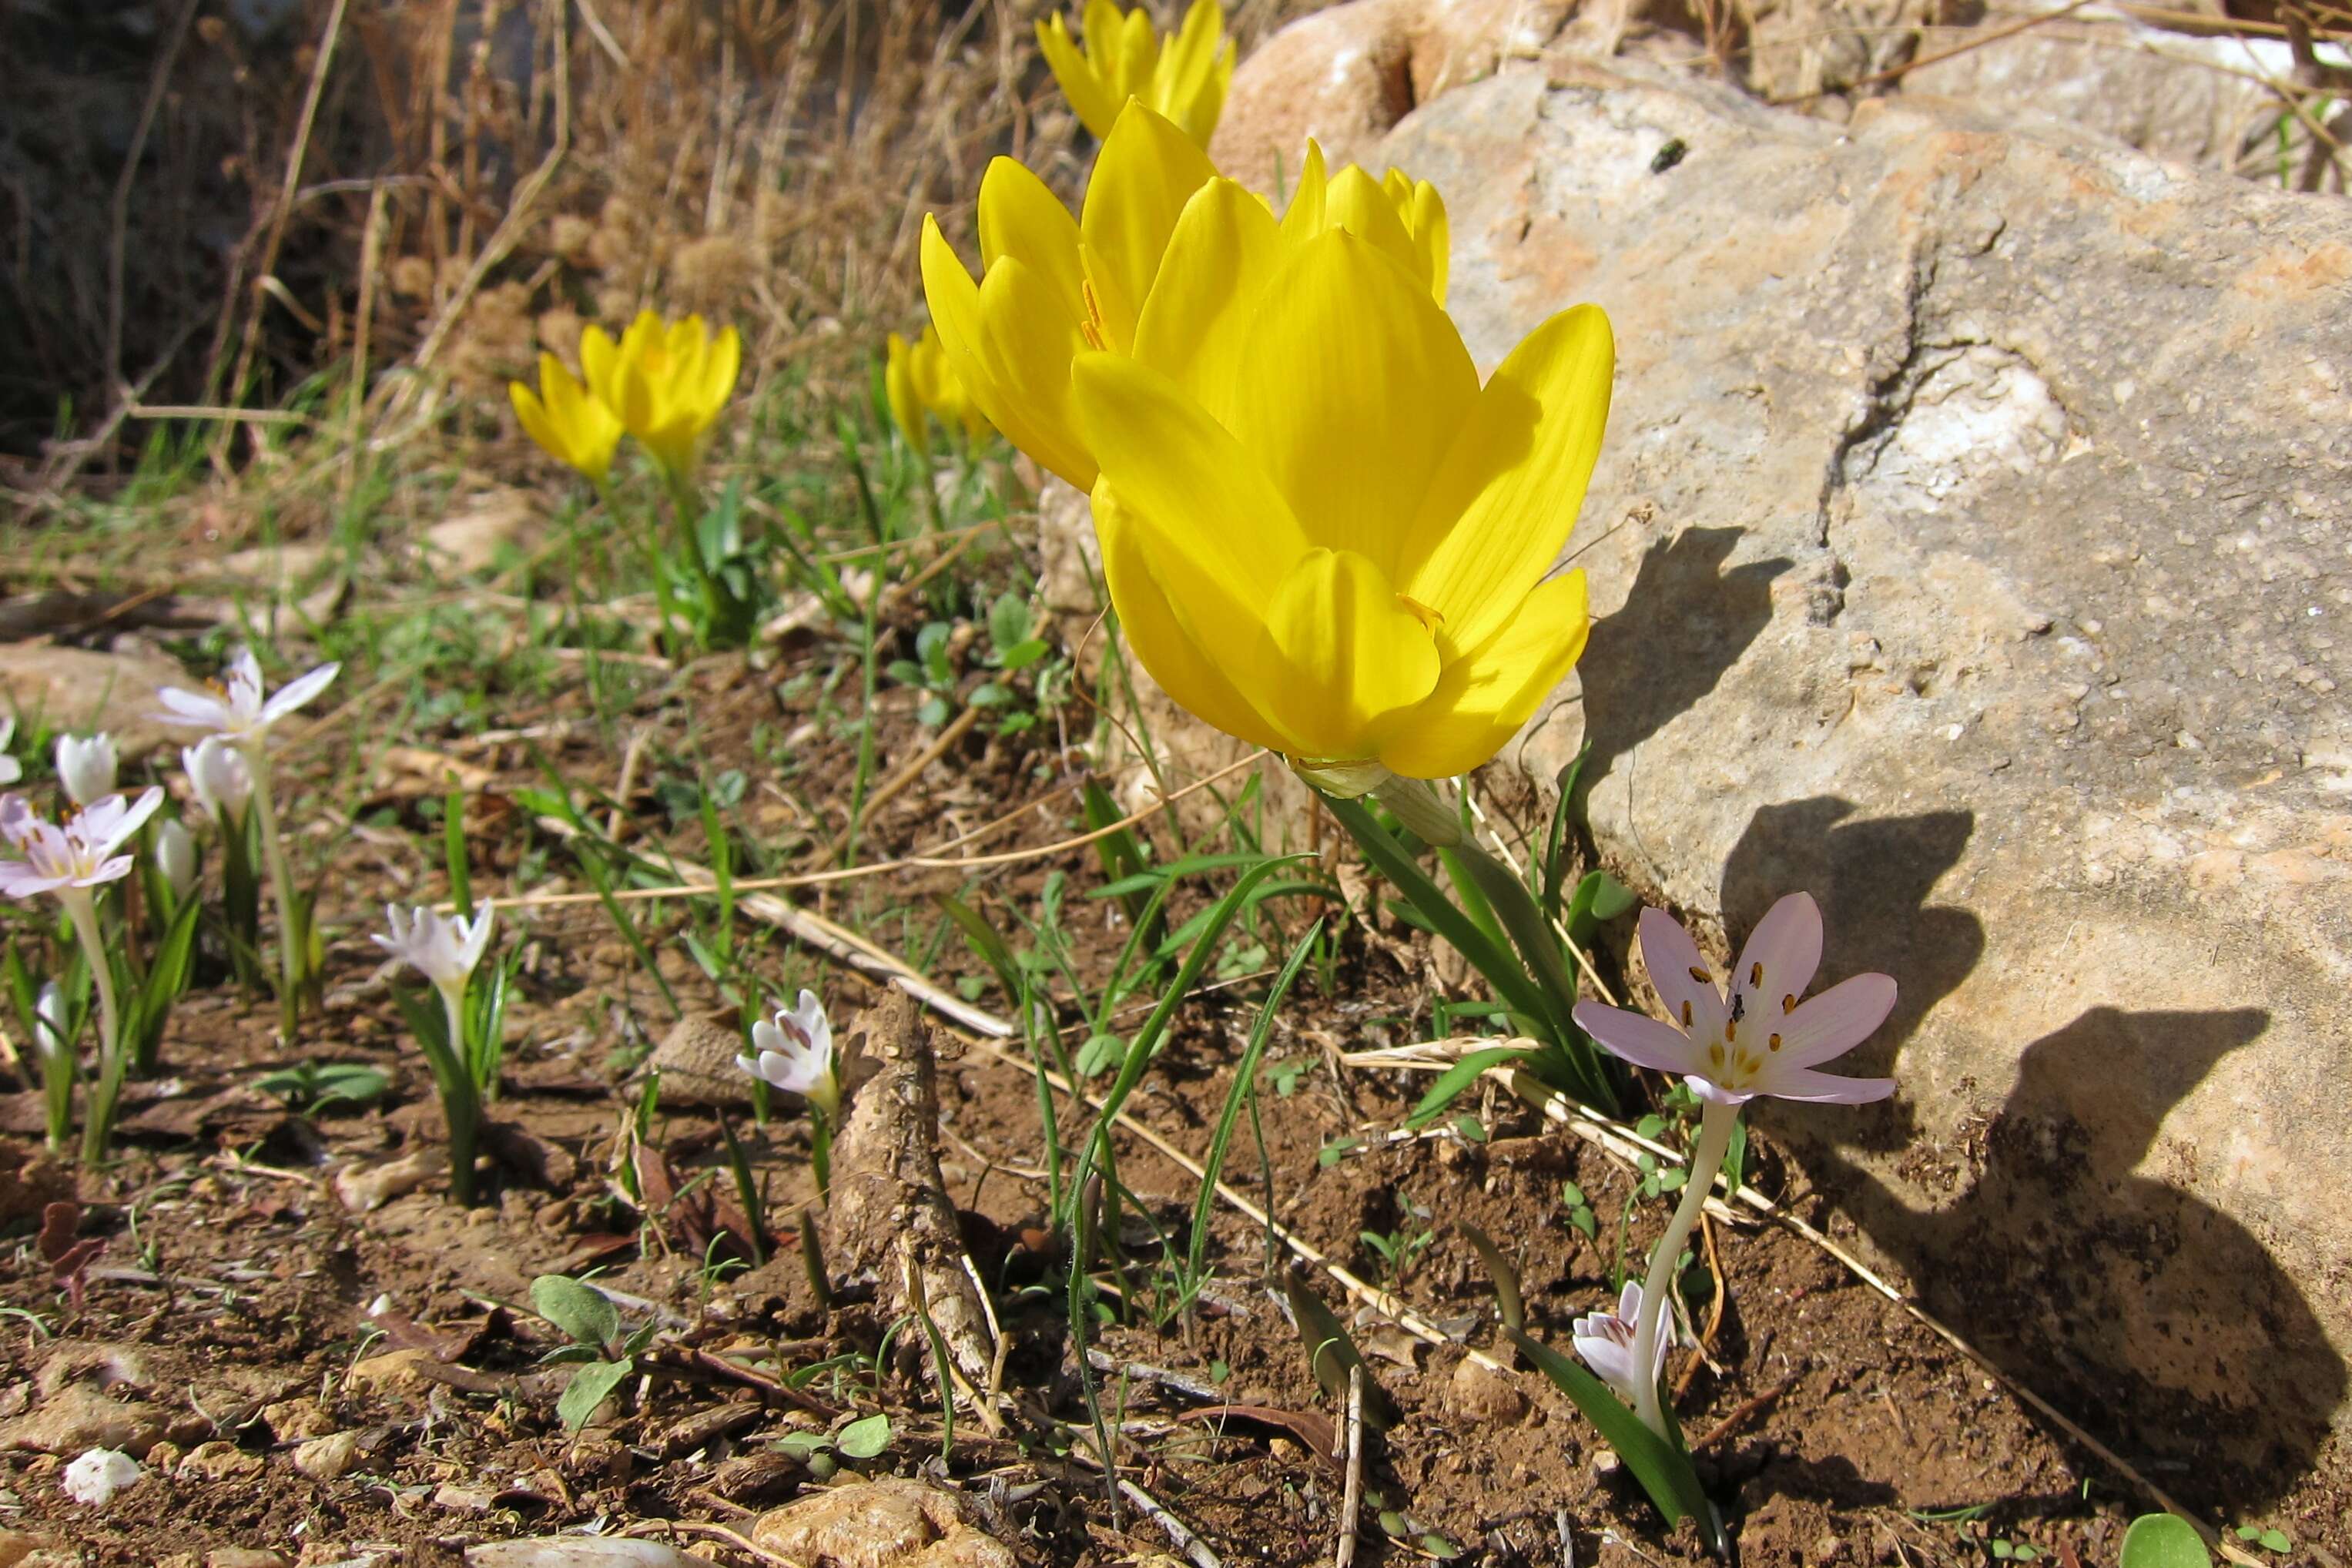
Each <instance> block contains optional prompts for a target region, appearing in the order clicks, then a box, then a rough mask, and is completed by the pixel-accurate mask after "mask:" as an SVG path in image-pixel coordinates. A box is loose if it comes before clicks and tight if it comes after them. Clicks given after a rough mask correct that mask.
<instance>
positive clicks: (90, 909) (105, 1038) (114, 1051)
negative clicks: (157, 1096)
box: [58, 888, 129, 1165]
mask: <svg viewBox="0 0 2352 1568" xmlns="http://www.w3.org/2000/svg"><path fill="white" fill-rule="evenodd" d="M61 892H62V895H63V901H64V903H65V906H66V914H67V915H68V918H70V919H71V920H72V921H73V928H74V935H75V936H76V937H77V938H79V940H80V942H81V953H82V957H83V959H84V960H85V961H87V962H88V963H89V978H90V982H91V984H95V985H96V986H97V987H98V1081H97V1082H96V1083H95V1084H94V1085H92V1086H91V1089H90V1093H89V1105H88V1107H87V1108H86V1109H85V1110H84V1112H83V1116H82V1125H81V1158H82V1163H84V1164H87V1165H94V1164H96V1163H99V1162H100V1160H103V1159H104V1158H106V1147H107V1144H108V1143H109V1142H111V1141H112V1139H113V1136H114V1107H115V1102H116V1101H117V1100H119V1099H120V1098H121V1094H122V1074H123V1069H124V1068H125V1067H127V1066H128V1065H129V1064H128V1063H127V1062H126V1061H125V1060H124V1059H123V1052H122V1016H121V1012H120V1011H118V1010H117V1008H116V1006H115V1001H114V962H113V960H112V959H111V958H110V957H109V956H108V955H107V952H106V941H105V939H104V938H103V937H101V936H100V934H99V930H98V904H97V901H96V900H93V899H92V898H91V897H90V895H89V889H87V888H67V889H61ZM58 1049H59V1050H70V1049H72V1046H71V1043H70V1042H68V1041H62V1040H61V1041H59V1042H58Z"/></svg>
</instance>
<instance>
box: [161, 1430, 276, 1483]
mask: <svg viewBox="0 0 2352 1568" xmlns="http://www.w3.org/2000/svg"><path fill="white" fill-rule="evenodd" d="M261 1468H262V1465H261V1456H260V1455H258V1454H248V1453H247V1452H246V1451H245V1450H244V1449H242V1448H240V1447H237V1446H236V1444H234V1443H224V1442H222V1441H220V1440H219V1439H218V1438H215V1439H214V1440H213V1441H212V1442H209V1443H199V1444H197V1445H196V1446H195V1447H193V1448H191V1449H189V1450H188V1457H187V1458H184V1459H182V1460H181V1461H180V1464H179V1468H177V1469H175V1470H173V1472H172V1473H173V1475H175V1476H178V1477H179V1478H180V1479H182V1480H199V1481H227V1480H236V1479H241V1478H243V1477H246V1476H257V1475H259V1474H260V1473H261Z"/></svg>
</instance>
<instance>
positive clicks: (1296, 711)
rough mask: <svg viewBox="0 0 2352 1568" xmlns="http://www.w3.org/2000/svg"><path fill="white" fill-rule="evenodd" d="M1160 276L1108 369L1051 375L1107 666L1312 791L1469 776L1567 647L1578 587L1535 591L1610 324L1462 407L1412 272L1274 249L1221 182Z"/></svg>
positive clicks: (1570, 500) (1596, 439) (1582, 476)
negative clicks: (1063, 413) (1082, 460)
mask: <svg viewBox="0 0 2352 1568" xmlns="http://www.w3.org/2000/svg"><path fill="white" fill-rule="evenodd" d="M1334 183H1335V184H1336V182H1334ZM1161 270H1162V280H1161V285H1160V288H1158V289H1154V291H1153V292H1152V295H1151V297H1150V300H1149V301H1148V303H1147V304H1146V306H1145V309H1144V311H1143V315H1142V319H1141V321H1139V324H1138V327H1137V331H1136V342H1135V345H1134V351H1133V353H1131V354H1127V355H1121V354H1114V353H1087V354H1084V355H1082V356H1080V358H1079V359H1078V360H1077V362H1076V365H1075V367H1074V370H1073V374H1072V384H1073V390H1074V403H1075V406H1076V411H1077V415H1078V417H1079V421H1080V424H1081V426H1082V427H1083V431H1084V436H1085V438H1086V441H1087V446H1088V448H1089V450H1090V451H1091V452H1092V453H1093V455H1094V456H1095V458H1096V459H1097V463H1098V465H1099V468H1100V475H1099V479H1098V481H1097V484H1096V486H1095V487H1094V506H1095V521H1096V529H1097V534H1098V536H1099V538H1100V540H1101V542H1102V547H1103V565H1104V571H1105V575H1106V578H1107V579H1108V584H1109V588H1110V594H1111V599H1112V602H1113V604H1114V605H1116V606H1117V608H1118V613H1119V618H1120V622H1121V624H1122V626H1124V628H1125V630H1126V633H1127V636H1128V638H1129V645H1130V646H1131V647H1133V648H1134V649H1135V651H1136V654H1137V656H1138V657H1139V658H1141V659H1142V661H1143V664H1144V667H1145V668H1147V669H1149V670H1150V672H1151V674H1152V676H1153V677H1154V679H1157V680H1158V681H1159V682H1160V685H1161V686H1162V687H1163V688H1164V689H1166V690H1167V691H1168V692H1169V694H1170V695H1171V696H1172V697H1173V698H1175V700H1177V701H1179V702H1181V704H1183V705H1184V706H1185V707H1187V708H1189V709H1191V710H1192V711H1193V712H1194V713H1196V714H1198V715H1200V716H1201V717H1202V718H1203V719H1205V720H1207V721H1209V722H1210V723H1212V724H1213V725H1215V726H1216V727H1218V728H1219V729H1221V730H1223V731H1227V732H1228V733H1230V734H1234V735H1236V736H1239V737H1241V738H1242V739H1244V740H1246V741H1250V742H1255V743H1256V744H1259V745H1264V746H1267V747H1270V748H1272V749H1274V750H1276V751H1278V752H1282V753H1284V754H1285V755H1286V756H1288V757H1289V758H1290V759H1291V760H1292V761H1293V763H1295V764H1297V765H1298V766H1299V767H1300V770H1301V771H1302V772H1303V773H1307V776H1308V777H1310V778H1312V779H1315V780H1316V781H1317V782H1318V783H1321V784H1325V785H1326V786H1327V787H1332V788H1336V789H1339V790H1341V791H1343V792H1344V793H1348V794H1359V793H1361V792H1362V791H1364V790H1365V789H1369V788H1373V787H1377V786H1378V784H1380V782H1381V780H1382V779H1383V778H1385V777H1387V776H1388V775H1390V774H1395V775H1401V776H1402V777H1405V778H1417V779H1430V778H1442V777H1447V776H1451V775H1453V774H1456V773H1466V772H1468V771H1469V770H1470V769H1472V768H1475V767H1476V766H1478V765H1479V764H1480V763H1485V762H1486V761H1487V760H1488V759H1489V758H1491V757H1492V756H1493V755H1494V754H1495V752H1496V750H1498V749H1499V748H1500V747H1501V746H1502V744H1503V743H1504V742H1506V741H1507V740H1508V739H1509V738H1510V737H1511V736H1512V735H1513V734H1514V733H1515V732H1517V730H1518V728H1519V726H1520V725H1522V724H1523V723H1525V722H1526V721H1527V720H1528V716H1529V715H1530V714H1532V713H1533V712H1534V710H1535V708H1536V705H1537V704H1538V702H1540V701H1541V700H1543V698H1544V696H1545V695H1546V694H1547V693H1548V692H1549V691H1550V690H1551V689H1552V688H1553V687H1554V686H1555V685H1556V684H1557V683H1558V682H1559V679H1561V677H1563V676H1564V675H1565V674H1566V673H1567V672H1568V669H1569V668H1570V666H1571V665H1573V664H1574V663H1575V661H1576V658H1577V657H1578V655H1579V654H1580V653H1581V652H1582V650H1583V647H1584V639H1585V633H1586V628H1587V625H1588V616H1587V614H1586V605H1585V586H1584V577H1583V574H1582V573H1580V572H1570V573H1567V574H1562V575H1559V576H1550V575H1549V573H1550V572H1551V568H1552V565H1553V563H1554V562H1555V560H1556V559H1557V558H1558V556H1559V551H1560V547H1561V546H1562V545H1563V544H1564V543H1565V542H1566V541H1567V538H1568V534H1569V531H1570V529H1571V528H1572V527H1573V526H1574V524H1575V521H1576V513H1577V510H1578V508H1579V507H1580V505H1581V504H1582V500H1583V496H1584V487H1585V483H1586V481H1587V479H1589V478H1590V476H1591V471H1592V465H1593V461H1594V459H1595V458H1596V457H1597V455H1598V453H1599V451H1600V446H1601V426H1602V425H1603V424H1604V423H1605V421H1606V419H1607V416H1608V407H1609V389H1610V381H1611V377H1612V373H1613V367H1614V363H1615V349H1614V345H1613V342H1612V337H1611V334H1610V330H1609V322H1608V319H1607V318H1606V317H1605V316H1603V315H1602V314H1601V311H1600V310H1598V309H1597V308H1594V307H1592V306H1589V305H1588V306H1578V307H1576V308H1575V309H1572V310H1565V311H1562V312H1561V313H1559V314H1558V315H1556V316H1554V317H1552V318H1551V319H1550V320H1549V321H1546V322H1544V323H1543V324H1542V325H1541V326H1539V327H1538V328H1537V329H1536V330H1535V331H1533V332H1531V333H1529V334H1528V337H1527V338H1526V339H1525V340H1524V341H1523V342H1520V344H1519V345H1518V347H1517V348H1516V349H1514V350H1513V351H1512V352H1511V353H1510V355H1509V356H1508V357H1507V358H1506V359H1505V361H1504V362H1503V363H1502V365H1501V367H1500V368H1499V369H1498V370H1496V373H1495V374H1494V376H1493V377H1492V378H1491V379H1490V380H1488V381H1487V383H1486V384H1485V385H1484V386H1483V387H1482V386H1481V385H1480V384H1479V382H1478V375H1477V372H1476V370H1475V367H1474V366H1473V365H1472V363H1471V360H1470V355H1469V352H1468V351H1467V350H1466V349H1465V347H1464V346H1463V342H1462V338H1461V334H1460V333H1459V332H1458V331H1456V330H1455V328H1454V323H1453V321H1452V320H1451V319H1450V318H1448V317H1447V315H1446V314H1445V312H1444V310H1442V309H1441V308H1440V307H1439V306H1438V305H1437V304H1436V302H1435V300H1433V298H1432V297H1431V294H1430V292H1429V290H1428V288H1427V279H1425V278H1424V277H1423V276H1422V275H1421V274H1419V273H1418V272H1417V271H1415V270H1414V269H1413V268H1412V267H1411V266H1409V265H1408V264H1406V263H1404V262H1402V261H1400V260H1399V259H1398V258H1396V257H1395V256H1393V255H1391V254H1390V253H1389V251H1388V250H1387V249H1386V248H1384V247H1382V246H1381V245H1380V244H1379V243H1377V242H1375V241H1372V240H1369V239H1366V238H1364V237H1361V236H1359V235H1357V234H1355V233H1353V232H1351V231H1349V230H1348V229H1346V228H1344V227H1342V228H1327V229H1325V230H1324V231H1323V232H1321V233H1319V234H1317V235H1315V236H1313V237H1310V238H1307V239H1306V240H1304V241H1297V242H1292V241H1288V240H1286V238H1285V237H1284V236H1283V235H1282V234H1281V233H1280V226H1279V225H1278V223H1277V220H1276V219H1275V218H1274V217H1273V216H1272V215H1271V214H1269V213H1268V212H1267V211H1266V209H1265V205H1263V204H1262V203H1260V202H1259V201H1258V200H1257V199H1256V198H1255V196H1252V195H1250V194H1249V193H1247V192H1246V191H1244V190H1243V189H1242V188H1241V187H1239V186H1238V185H1235V184H1233V183H1232V182H1230V181H1225V180H1222V179H1221V180H1217V181H1214V182H1213V183H1212V184H1209V185H1208V186H1206V187H1204V188H1203V189H1202V191H1201V193H1200V194H1199V195H1197V196H1195V197H1194V198H1193V200H1192V202H1191V203H1190V204H1189V205H1188V206H1187V207H1186V210H1185V212H1184V215H1183V217H1182V219H1181V222H1180V223H1179V225H1178V226H1177V228H1176V230H1175V232H1174V234H1173V236H1172V237H1171V240H1170V242H1169V245H1168V248H1167V254H1166V258H1165V260H1164V261H1163V263H1162V268H1161Z"/></svg>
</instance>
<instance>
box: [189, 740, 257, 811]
mask: <svg viewBox="0 0 2352 1568" xmlns="http://www.w3.org/2000/svg"><path fill="white" fill-rule="evenodd" d="M180 763H181V765H182V766H184V767H185V768H186V769H187V770H188V788H189V790H190V791H191V792H192V793H193V794H194V795H195V797H196V805H198V806H199V807H200V808H201V809H202V810H203V811H204V814H205V816H207V817H209V818H211V819H212V820H213V821H214V822H216V823H221V824H224V825H226V826H235V825H236V824H237V823H240V822H242V821H244V820H245V808H246V806H247V805H248V804H250V803H251V801H252V799H253V770H252V768H251V767H249V766H248V765H247V763H246V760H245V753H244V752H240V751H238V750H237V749H236V747H235V746H234V745H231V744H230V743H229V742H226V741H225V740H223V739H221V737H219V736H218V735H206V736H205V738H204V739H203V740H201V741H199V742H196V743H195V744H194V745H193V746H183V747H181V748H180Z"/></svg>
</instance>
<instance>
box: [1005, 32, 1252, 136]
mask: <svg viewBox="0 0 2352 1568" xmlns="http://www.w3.org/2000/svg"><path fill="white" fill-rule="evenodd" d="M1081 26H1082V28H1083V30H1084V32H1085V34H1086V47H1084V49H1083V50H1082V49H1081V48H1080V47H1079V46H1078V45H1077V44H1076V42H1075V41H1073V40H1072V38H1071V37H1070V29H1069V26H1068V24H1066V23H1065V22H1064V21H1063V20H1062V17H1061V16H1060V14H1059V13H1058V12H1057V13H1055V15H1053V16H1048V17H1046V18H1045V20H1044V21H1042V22H1040V23H1038V24H1037V47H1039V48H1041V49H1042V50H1044V51H1045V63H1046V65H1048V66H1049V67H1051V68H1053V72H1054V79H1055V81H1057V82H1059V83H1061V85H1062V96H1063V97H1065V98H1066V99H1068V100H1070V109H1071V110H1072V111H1073V112H1074V113H1076V115H1077V117H1078V121H1079V122H1080V123H1081V124H1083V125H1085V126H1086V128H1087V130H1089V131H1091V132H1094V133H1095V135H1096V136H1097V138H1102V137H1108V136H1109V134H1110V132H1111V128H1112V127H1113V126H1114V125H1116V124H1117V123H1118V116H1119V111H1120V110H1123V109H1125V108H1126V107H1127V102H1128V100H1129V99H1139V100H1142V101H1143V102H1144V103H1145V104H1146V105H1148V106H1150V108H1151V109H1152V110H1155V111H1157V112H1158V113H1160V114H1163V115H1165V116H1167V117H1168V119H1169V120H1171V121H1173V122H1175V123H1176V124H1177V125H1178V126H1180V127H1181V128H1182V130H1183V132H1184V134H1185V135H1187V136H1189V137H1191V138H1192V143H1193V145H1195V146H1197V147H1203V148H1205V147H1207V146H1208V144H1209V137H1210V134H1211V133H1212V132H1214V131H1215V130H1216V128H1217V116H1218V115H1219V114H1220V113H1222V112H1223V110H1224V107H1225V89H1226V88H1227V87H1229V86H1230V85H1231V84H1232V82H1233V79H1234V55H1235V52H1236V46H1235V45H1234V43H1233V42H1232V40H1230V39H1228V38H1227V37H1225V18H1224V11H1223V7H1222V6H1220V5H1218V3H1217V0H1192V9H1191V10H1189V11H1187V12H1185V14H1184V25H1183V26H1182V27H1181V28H1180V29H1179V30H1178V31H1176V32H1175V33H1174V34H1172V35H1171V36H1169V37H1167V38H1165V39H1163V38H1161V37H1160V36H1159V35H1158V34H1156V33H1154V32H1153V31H1152V27H1151V14H1150V11H1149V10H1147V9H1146V8H1145V7H1143V6H1141V5H1138V6H1137V7H1136V8H1135V9H1134V10H1132V11H1126V12H1122V11H1120V10H1119V8H1118V6H1117V5H1113V4H1112V3H1111V0H1087V7H1086V13H1085V16H1084V17H1083V19H1082V22H1081Z"/></svg>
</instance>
